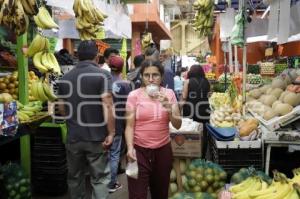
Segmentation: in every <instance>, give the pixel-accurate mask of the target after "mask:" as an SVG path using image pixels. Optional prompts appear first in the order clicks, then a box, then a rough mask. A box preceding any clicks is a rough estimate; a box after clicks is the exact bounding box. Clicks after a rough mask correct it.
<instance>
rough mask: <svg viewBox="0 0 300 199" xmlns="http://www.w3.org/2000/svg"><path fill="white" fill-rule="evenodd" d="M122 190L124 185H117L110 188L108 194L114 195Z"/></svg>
mask: <svg viewBox="0 0 300 199" xmlns="http://www.w3.org/2000/svg"><path fill="white" fill-rule="evenodd" d="M121 188H122V185H121V184H120V183H116V184H115V185H114V187H113V188H108V192H109V193H113V192H115V191H117V190H118V189H121Z"/></svg>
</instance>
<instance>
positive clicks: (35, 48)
mask: <svg viewBox="0 0 300 199" xmlns="http://www.w3.org/2000/svg"><path fill="white" fill-rule="evenodd" d="M49 50H50V43H49V40H48V39H47V38H46V37H44V36H42V35H40V34H39V33H38V34H36V36H35V37H34V39H33V40H32V42H31V43H30V45H29V47H28V51H27V56H28V57H32V56H34V55H35V54H36V53H38V52H40V51H49Z"/></svg>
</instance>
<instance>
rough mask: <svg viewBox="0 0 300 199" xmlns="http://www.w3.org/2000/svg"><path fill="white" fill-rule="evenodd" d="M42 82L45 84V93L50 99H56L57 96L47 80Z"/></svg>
mask: <svg viewBox="0 0 300 199" xmlns="http://www.w3.org/2000/svg"><path fill="white" fill-rule="evenodd" d="M42 84H43V89H44V93H45V95H46V96H47V98H48V99H49V101H55V100H56V99H57V97H56V96H55V95H54V93H53V92H52V90H51V88H50V87H49V86H48V85H47V84H46V83H45V82H43V83H42Z"/></svg>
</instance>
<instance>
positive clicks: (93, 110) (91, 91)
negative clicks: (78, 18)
mask: <svg viewBox="0 0 300 199" xmlns="http://www.w3.org/2000/svg"><path fill="white" fill-rule="evenodd" d="M77 52H78V58H79V63H78V64H77V65H76V67H75V68H74V69H73V70H71V71H70V72H68V73H67V74H65V75H64V76H63V77H62V79H61V80H60V81H59V83H58V86H59V87H58V94H59V98H60V104H59V110H60V113H61V114H62V115H64V116H65V118H66V123H67V127H68V136H67V144H66V149H67V161H68V172H69V173H68V185H69V191H70V197H71V199H82V198H86V193H85V188H86V186H85V172H86V170H88V171H89V174H90V177H91V180H90V182H91V187H92V198H93V199H96V198H97V199H100V198H103V199H104V198H106V197H107V195H108V190H107V184H108V180H109V167H108V155H107V153H106V151H107V150H108V148H109V147H110V145H111V144H112V141H113V138H114V135H115V122H114V117H113V112H114V108H113V98H112V93H111V91H112V90H111V89H112V88H111V84H112V83H111V75H110V74H109V72H107V71H105V70H103V69H99V67H98V65H97V63H98V56H97V52H98V49H97V46H96V43H95V41H82V42H81V43H80V45H79V47H78V51H77Z"/></svg>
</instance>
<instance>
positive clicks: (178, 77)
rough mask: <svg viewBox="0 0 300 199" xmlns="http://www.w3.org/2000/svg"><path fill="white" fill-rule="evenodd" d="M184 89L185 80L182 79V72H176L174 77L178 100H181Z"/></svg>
mask: <svg viewBox="0 0 300 199" xmlns="http://www.w3.org/2000/svg"><path fill="white" fill-rule="evenodd" d="M182 89H183V80H182V78H181V72H180V71H176V73H175V77H174V91H175V94H176V98H177V100H180V99H181V94H182Z"/></svg>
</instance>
